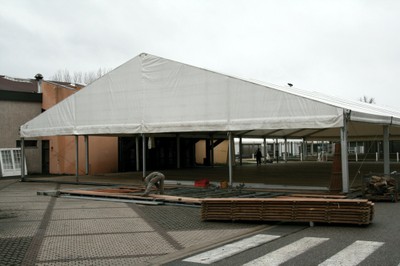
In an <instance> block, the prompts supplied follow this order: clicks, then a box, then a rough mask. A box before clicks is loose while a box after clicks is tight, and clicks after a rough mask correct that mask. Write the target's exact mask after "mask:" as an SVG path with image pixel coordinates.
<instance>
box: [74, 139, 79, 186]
mask: <svg viewBox="0 0 400 266" xmlns="http://www.w3.org/2000/svg"><path fill="white" fill-rule="evenodd" d="M75 177H76V183H79V136H78V135H75Z"/></svg>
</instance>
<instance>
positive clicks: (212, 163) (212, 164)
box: [210, 135, 214, 167]
mask: <svg viewBox="0 0 400 266" xmlns="http://www.w3.org/2000/svg"><path fill="white" fill-rule="evenodd" d="M210 166H212V167H214V136H213V135H211V136H210Z"/></svg>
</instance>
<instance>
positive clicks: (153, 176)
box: [142, 172, 165, 197]
mask: <svg viewBox="0 0 400 266" xmlns="http://www.w3.org/2000/svg"><path fill="white" fill-rule="evenodd" d="M164 179H165V176H164V175H163V174H162V173H160V172H152V173H150V174H149V175H148V176H146V177H144V178H142V180H143V181H144V184H145V186H146V190H145V191H144V193H143V194H142V196H143V197H147V196H148V195H149V194H150V191H151V188H152V187H153V186H155V187H156V188H157V189H158V192H159V193H160V194H164Z"/></svg>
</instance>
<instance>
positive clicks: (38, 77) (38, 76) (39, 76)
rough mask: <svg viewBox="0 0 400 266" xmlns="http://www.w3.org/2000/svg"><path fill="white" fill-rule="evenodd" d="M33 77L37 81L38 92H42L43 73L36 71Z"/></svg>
mask: <svg viewBox="0 0 400 266" xmlns="http://www.w3.org/2000/svg"><path fill="white" fill-rule="evenodd" d="M35 79H36V81H37V85H38V93H42V80H43V75H42V74H40V73H38V74H36V75H35Z"/></svg>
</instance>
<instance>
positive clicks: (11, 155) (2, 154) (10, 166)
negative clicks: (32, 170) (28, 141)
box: [0, 148, 27, 176]
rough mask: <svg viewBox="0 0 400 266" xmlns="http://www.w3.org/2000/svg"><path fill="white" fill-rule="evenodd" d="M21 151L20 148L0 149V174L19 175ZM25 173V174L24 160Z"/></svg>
mask: <svg viewBox="0 0 400 266" xmlns="http://www.w3.org/2000/svg"><path fill="white" fill-rule="evenodd" d="M21 163H22V153H21V149H19V148H15V149H0V169H1V172H0V174H1V176H18V175H21ZM25 174H27V169H26V162H25Z"/></svg>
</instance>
